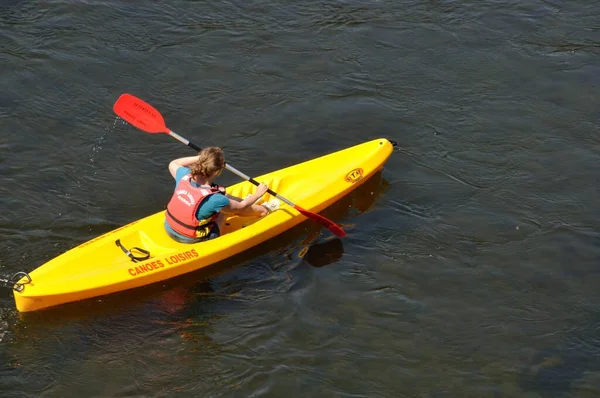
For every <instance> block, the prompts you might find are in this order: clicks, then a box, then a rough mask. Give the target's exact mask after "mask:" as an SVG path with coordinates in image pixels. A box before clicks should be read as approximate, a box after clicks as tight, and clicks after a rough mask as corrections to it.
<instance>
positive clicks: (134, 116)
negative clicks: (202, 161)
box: [113, 94, 346, 237]
mask: <svg viewBox="0 0 600 398" xmlns="http://www.w3.org/2000/svg"><path fill="white" fill-rule="evenodd" d="M113 111H114V112H115V113H116V114H117V115H118V116H119V117H121V118H122V119H123V120H125V121H126V122H127V123H129V124H131V125H133V126H135V127H137V128H138V129H140V130H142V131H145V132H146V133H150V134H155V133H165V134H168V135H170V136H171V137H173V138H176V139H177V140H179V141H181V142H183V143H184V144H185V145H187V146H189V147H190V148H192V149H194V150H196V151H200V150H201V148H200V147H199V146H197V145H195V144H194V143H192V142H190V141H189V140H187V139H185V138H183V137H182V136H180V135H179V134H177V133H175V132H174V131H173V130H171V129H169V128H168V127H167V126H166V124H165V120H164V118H163V116H162V115H161V114H160V112H159V111H158V110H156V108H154V107H153V106H152V105H150V104H148V103H147V102H145V101H144V100H142V99H140V98H137V97H135V96H133V95H131V94H122V95H121V96H120V97H119V99H118V100H117V102H115V105H114V106H113ZM225 167H226V168H227V170H229V171H231V172H232V173H234V174H236V175H238V176H239V177H241V178H243V179H244V180H246V181H249V182H250V183H252V184H254V185H256V186H258V185H259V182H258V181H256V180H255V179H254V178H252V177H249V176H247V175H246V174H244V173H242V172H241V171H239V170H238V169H236V168H234V167H233V166H231V165H230V164H229V163H228V162H227V163H226V164H225ZM267 192H268V193H270V194H271V195H273V196H275V197H276V198H277V199H279V200H281V201H282V202H285V203H287V204H288V205H289V206H291V207H293V208H294V209H296V210H298V212H300V213H301V214H303V215H304V216H305V217H307V218H310V219H311V220H314V221H317V222H318V223H320V224H322V225H324V226H325V227H327V228H328V229H329V230H330V231H331V232H333V233H334V234H335V235H337V236H339V237H344V236H346V232H345V231H344V230H343V229H342V227H340V226H339V225H337V224H336V223H334V222H333V221H331V220H329V219H328V218H325V217H323V216H321V215H320V214H317V213H313V212H311V211H308V210H306V209H303V208H302V207H300V206H298V205H297V204H295V203H293V202H291V201H289V200H288V199H286V198H284V197H283V196H281V195H279V194H278V193H276V192H274V191H272V190H271V189H268V190H267Z"/></svg>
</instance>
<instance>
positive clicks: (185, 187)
mask: <svg viewBox="0 0 600 398" xmlns="http://www.w3.org/2000/svg"><path fill="white" fill-rule="evenodd" d="M224 168H225V156H224V155H223V151H222V150H221V148H217V147H209V148H204V149H203V150H201V151H200V152H199V153H198V155H197V156H189V157H185V158H179V159H175V160H173V161H172V162H171V163H169V171H170V172H171V175H172V176H173V178H175V183H176V186H175V192H174V193H173V196H172V197H171V200H170V201H169V204H168V205H167V211H166V216H165V218H166V220H165V230H166V231H167V234H169V236H170V237H171V238H173V239H174V240H176V241H178V242H182V243H195V242H201V241H203V240H209V239H214V238H217V237H218V236H219V235H220V234H221V230H222V229H223V223H224V222H225V215H226V214H239V215H244V216H259V217H262V216H265V215H266V214H267V213H268V212H270V211H273V210H276V208H277V207H278V202H277V203H275V202H268V203H265V204H263V205H256V204H255V203H256V202H257V201H258V200H259V199H260V198H261V197H262V196H263V195H264V194H265V192H267V189H268V187H267V186H266V185H265V184H260V185H259V186H258V187H257V189H256V192H255V193H253V194H251V195H248V196H247V197H246V198H244V199H240V198H236V197H234V196H230V195H227V194H225V188H223V187H219V186H217V185H215V184H213V181H214V179H215V178H217V177H218V176H219V175H220V174H221V172H222V171H223V169H224Z"/></svg>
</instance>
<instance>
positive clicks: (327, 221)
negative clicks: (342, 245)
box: [294, 205, 346, 238]
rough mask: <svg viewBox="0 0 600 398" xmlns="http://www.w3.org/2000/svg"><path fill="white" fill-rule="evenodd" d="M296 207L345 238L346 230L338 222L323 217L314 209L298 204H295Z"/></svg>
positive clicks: (307, 216) (306, 215)
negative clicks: (304, 207) (314, 211)
mask: <svg viewBox="0 0 600 398" xmlns="http://www.w3.org/2000/svg"><path fill="white" fill-rule="evenodd" d="M294 209H296V210H298V211H299V212H300V213H302V214H303V215H304V216H305V217H306V218H310V219H311V220H314V221H316V222H318V223H320V224H321V225H323V226H325V227H327V228H328V229H329V230H330V231H331V232H333V233H334V234H335V235H336V236H339V237H340V238H343V237H344V236H346V231H344V230H343V229H342V227H340V226H339V225H337V224H336V223H334V222H333V221H331V220H330V219H328V218H325V217H323V216H322V215H320V214H317V213H313V212H312V211H308V210H305V209H303V208H302V207H300V206H298V205H296V206H294Z"/></svg>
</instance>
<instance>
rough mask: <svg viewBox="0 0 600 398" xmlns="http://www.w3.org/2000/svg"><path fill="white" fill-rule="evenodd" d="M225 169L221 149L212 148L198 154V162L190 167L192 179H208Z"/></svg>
mask: <svg viewBox="0 0 600 398" xmlns="http://www.w3.org/2000/svg"><path fill="white" fill-rule="evenodd" d="M224 167H225V155H223V151H222V150H221V148H218V147H215V146H212V147H208V148H204V149H203V150H201V151H200V152H198V161H197V162H196V163H193V164H191V165H190V170H191V174H192V176H193V177H196V176H200V177H203V178H208V177H210V176H212V175H213V174H215V173H216V172H218V171H221V170H222V169H223V168H224Z"/></svg>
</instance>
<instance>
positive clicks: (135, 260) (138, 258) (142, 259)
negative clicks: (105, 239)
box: [115, 239, 150, 263]
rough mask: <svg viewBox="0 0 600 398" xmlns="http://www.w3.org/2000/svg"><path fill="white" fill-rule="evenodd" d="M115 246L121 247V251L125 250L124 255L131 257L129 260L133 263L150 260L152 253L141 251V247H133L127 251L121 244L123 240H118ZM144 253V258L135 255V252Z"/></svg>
mask: <svg viewBox="0 0 600 398" xmlns="http://www.w3.org/2000/svg"><path fill="white" fill-rule="evenodd" d="M115 244H116V245H117V246H119V247H120V248H121V250H123V253H125V254H127V256H129V258H130V259H131V261H133V262H134V263H137V262H138V261H144V260H148V259H149V258H150V252H149V251H148V250H144V249H141V248H139V247H132V248H131V249H127V248H126V247H125V246H123V245H122V244H121V239H117V240H116V241H115ZM134 250H135V251H136V252H139V253H142V254H143V255H142V256H136V255H135V254H133V253H132V252H133V251H134Z"/></svg>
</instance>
